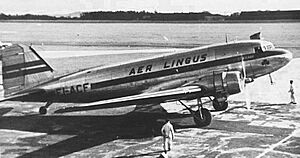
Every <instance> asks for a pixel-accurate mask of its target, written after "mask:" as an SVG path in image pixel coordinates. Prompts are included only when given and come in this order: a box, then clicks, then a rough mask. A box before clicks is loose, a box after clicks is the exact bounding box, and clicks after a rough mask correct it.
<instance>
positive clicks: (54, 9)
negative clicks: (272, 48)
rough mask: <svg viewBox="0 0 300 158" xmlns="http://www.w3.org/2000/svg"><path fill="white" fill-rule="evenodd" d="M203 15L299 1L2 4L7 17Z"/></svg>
mask: <svg viewBox="0 0 300 158" xmlns="http://www.w3.org/2000/svg"><path fill="white" fill-rule="evenodd" d="M120 10H121V11H128V10H132V11H142V10H145V11H150V12H154V11H157V12H202V11H209V12H211V13H219V14H227V15H228V14H231V13H234V12H240V11H256V10H263V11H264V10H300V0H0V13H4V14H27V13H29V14H47V15H54V14H67V13H72V12H78V11H120Z"/></svg>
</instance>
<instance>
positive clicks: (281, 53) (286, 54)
mask: <svg viewBox="0 0 300 158" xmlns="http://www.w3.org/2000/svg"><path fill="white" fill-rule="evenodd" d="M270 52H273V53H272V54H274V55H275V54H276V55H277V57H279V58H281V59H283V60H284V61H286V62H289V61H291V60H292V59H293V53H292V52H290V51H288V50H286V49H274V50H270Z"/></svg>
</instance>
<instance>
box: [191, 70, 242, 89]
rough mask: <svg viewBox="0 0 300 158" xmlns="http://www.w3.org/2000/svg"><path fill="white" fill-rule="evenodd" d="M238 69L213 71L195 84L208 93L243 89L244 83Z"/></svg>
mask: <svg viewBox="0 0 300 158" xmlns="http://www.w3.org/2000/svg"><path fill="white" fill-rule="evenodd" d="M240 76H241V74H240V72H239V71H230V72H221V73H213V74H212V75H209V76H206V77H203V78H201V79H200V81H199V82H197V84H199V86H201V87H204V88H205V89H206V90H207V91H208V93H209V94H208V95H216V94H226V95H231V94H236V93H239V92H241V91H242V90H243V89H244V83H243V81H242V80H241V77H240Z"/></svg>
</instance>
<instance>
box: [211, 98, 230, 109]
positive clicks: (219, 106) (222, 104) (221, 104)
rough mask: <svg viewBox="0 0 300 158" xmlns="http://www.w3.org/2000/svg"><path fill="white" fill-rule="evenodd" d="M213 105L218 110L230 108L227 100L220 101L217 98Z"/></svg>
mask: <svg viewBox="0 0 300 158" xmlns="http://www.w3.org/2000/svg"><path fill="white" fill-rule="evenodd" d="M213 107H214V109H215V110H217V111H223V110H226V109H227V108H228V102H227V101H222V102H218V100H217V99H214V100H213Z"/></svg>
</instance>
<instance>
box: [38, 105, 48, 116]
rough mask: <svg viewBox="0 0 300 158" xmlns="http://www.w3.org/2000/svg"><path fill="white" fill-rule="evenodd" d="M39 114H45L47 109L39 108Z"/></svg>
mask: <svg viewBox="0 0 300 158" xmlns="http://www.w3.org/2000/svg"><path fill="white" fill-rule="evenodd" d="M39 113H40V114H41V115H44V114H47V108H46V107H44V106H42V107H40V109H39Z"/></svg>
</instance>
